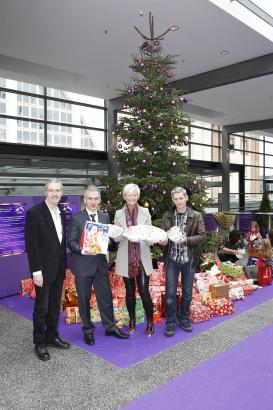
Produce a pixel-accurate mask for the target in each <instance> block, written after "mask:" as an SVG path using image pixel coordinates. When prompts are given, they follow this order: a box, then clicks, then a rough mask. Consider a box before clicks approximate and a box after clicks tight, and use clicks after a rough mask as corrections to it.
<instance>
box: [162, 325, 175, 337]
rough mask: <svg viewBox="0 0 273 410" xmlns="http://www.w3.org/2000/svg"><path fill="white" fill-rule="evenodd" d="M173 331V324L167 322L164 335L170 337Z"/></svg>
mask: <svg viewBox="0 0 273 410" xmlns="http://www.w3.org/2000/svg"><path fill="white" fill-rule="evenodd" d="M174 332H175V325H173V324H171V323H169V324H168V325H167V327H166V330H165V332H164V334H165V336H167V337H172V336H173V335H174Z"/></svg>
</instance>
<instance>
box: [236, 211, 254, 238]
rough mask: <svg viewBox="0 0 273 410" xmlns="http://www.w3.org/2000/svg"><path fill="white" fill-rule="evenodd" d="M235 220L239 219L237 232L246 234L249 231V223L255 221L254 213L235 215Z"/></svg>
mask: <svg viewBox="0 0 273 410" xmlns="http://www.w3.org/2000/svg"><path fill="white" fill-rule="evenodd" d="M237 218H239V230H240V231H241V232H242V233H247V232H248V231H249V227H250V223H251V222H252V221H256V215H255V214H254V213H253V214H245V215H244V214H243V215H237Z"/></svg>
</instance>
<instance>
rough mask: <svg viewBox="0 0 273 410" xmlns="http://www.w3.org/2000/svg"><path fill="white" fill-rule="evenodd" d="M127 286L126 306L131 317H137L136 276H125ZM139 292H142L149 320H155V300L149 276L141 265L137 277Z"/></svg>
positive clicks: (150, 321) (149, 321)
mask: <svg viewBox="0 0 273 410" xmlns="http://www.w3.org/2000/svg"><path fill="white" fill-rule="evenodd" d="M123 280H124V284H125V288H126V306H127V310H128V313H129V317H130V319H133V320H134V319H135V317H136V282H135V278H123ZM136 281H137V286H138V292H139V294H140V297H141V300H142V304H143V308H144V311H145V313H146V317H147V322H148V323H152V322H153V302H152V299H151V295H150V292H149V276H148V275H146V273H145V270H144V269H143V267H141V269H140V272H139V274H138V275H137V277H136Z"/></svg>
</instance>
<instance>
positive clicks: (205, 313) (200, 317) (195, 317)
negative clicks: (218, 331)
mask: <svg viewBox="0 0 273 410" xmlns="http://www.w3.org/2000/svg"><path fill="white" fill-rule="evenodd" d="M190 320H191V321H192V322H194V323H198V322H205V321H207V320H210V310H209V308H208V307H207V306H204V305H202V303H200V302H197V301H195V302H194V303H192V304H191V306H190Z"/></svg>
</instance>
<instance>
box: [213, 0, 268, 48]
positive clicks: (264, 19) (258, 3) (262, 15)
mask: <svg viewBox="0 0 273 410" xmlns="http://www.w3.org/2000/svg"><path fill="white" fill-rule="evenodd" d="M210 2H211V3H213V4H215V5H216V6H218V7H220V8H221V9H223V10H225V11H226V12H227V13H229V14H231V15H232V16H233V17H235V18H237V19H238V20H240V21H242V22H243V23H244V24H246V25H248V26H249V27H251V28H252V29H253V30H255V31H257V32H258V33H260V34H261V35H263V36H264V37H266V38H268V39H269V40H271V41H272V42H273V2H272V1H271V0H210Z"/></svg>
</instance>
